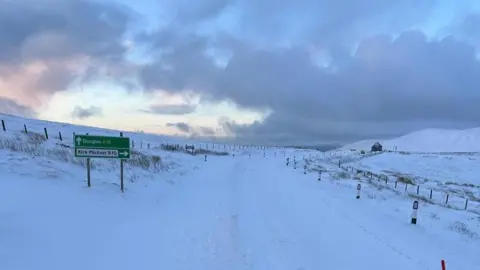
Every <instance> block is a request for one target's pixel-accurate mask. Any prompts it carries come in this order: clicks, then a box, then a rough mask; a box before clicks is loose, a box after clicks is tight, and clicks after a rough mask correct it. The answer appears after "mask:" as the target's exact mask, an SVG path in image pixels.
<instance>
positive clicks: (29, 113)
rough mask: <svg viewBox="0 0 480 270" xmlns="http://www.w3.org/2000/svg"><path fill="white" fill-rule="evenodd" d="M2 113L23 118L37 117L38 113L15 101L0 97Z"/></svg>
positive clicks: (0, 110)
mask: <svg viewBox="0 0 480 270" xmlns="http://www.w3.org/2000/svg"><path fill="white" fill-rule="evenodd" d="M0 113H5V114H11V115H18V116H23V117H35V116H36V113H35V111H34V110H33V109H32V108H30V107H27V106H24V105H22V104H19V103H17V102H16V101H14V100H12V99H9V98H5V97H0Z"/></svg>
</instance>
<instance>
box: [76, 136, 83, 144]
mask: <svg viewBox="0 0 480 270" xmlns="http://www.w3.org/2000/svg"><path fill="white" fill-rule="evenodd" d="M81 142H82V139H80V137H78V138H77V144H78V145H80V143H81Z"/></svg>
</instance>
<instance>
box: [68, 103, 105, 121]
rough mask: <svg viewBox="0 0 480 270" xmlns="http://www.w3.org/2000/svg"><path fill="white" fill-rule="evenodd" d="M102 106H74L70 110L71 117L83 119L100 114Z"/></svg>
mask: <svg viewBox="0 0 480 270" xmlns="http://www.w3.org/2000/svg"><path fill="white" fill-rule="evenodd" d="M101 115H102V108H100V107H96V106H90V107H88V108H82V107H80V106H75V108H74V109H73V111H72V117H73V118H75V119H80V120H84V119H86V118H90V117H94V116H101Z"/></svg>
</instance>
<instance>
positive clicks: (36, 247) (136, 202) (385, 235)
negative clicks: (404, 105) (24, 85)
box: [0, 123, 480, 270]
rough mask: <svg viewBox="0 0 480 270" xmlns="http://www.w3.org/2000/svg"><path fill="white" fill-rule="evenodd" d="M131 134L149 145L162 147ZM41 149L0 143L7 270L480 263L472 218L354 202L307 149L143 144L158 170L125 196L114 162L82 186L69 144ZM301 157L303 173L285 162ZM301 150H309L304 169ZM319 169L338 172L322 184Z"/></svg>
mask: <svg viewBox="0 0 480 270" xmlns="http://www.w3.org/2000/svg"><path fill="white" fill-rule="evenodd" d="M42 124H43V123H40V124H38V125H39V126H41V125H42ZM70 128H77V127H70ZM52 129H53V128H52ZM86 129H87V128H85V129H82V130H83V131H84V132H85V130H86ZM1 132H2V131H0V134H2V133H1ZM69 132H70V131H69ZM91 132H93V131H91ZM7 133H8V132H7ZM8 134H10V135H5V133H3V135H0V136H3V137H0V140H2V141H5V139H9V138H11V136H12V135H11V133H8ZM17 135H18V136H20V139H21V142H22V144H28V143H29V141H28V140H29V139H28V138H29V137H26V138H25V137H22V136H24V135H21V134H20V135H19V134H17ZM133 136H134V137H136V138H138V139H139V140H145V141H149V142H151V143H152V144H154V143H159V141H160V140H164V139H165V138H161V139H158V138H156V137H155V136H151V137H149V139H148V140H147V138H145V137H142V136H150V135H142V134H133ZM30 143H31V141H30ZM33 144H34V145H36V148H35V149H37V150H35V149H34V151H33V150H32V149H30V148H29V149H30V150H28V151H30V152H28V151H24V152H22V151H20V150H21V149H20V150H19V149H17V151H13V150H11V149H9V148H4V149H0V175H1V178H0V201H1V203H0V216H1V217H2V218H1V219H0V234H1V238H2V241H0V269H2V270H3V269H6V270H16V269H22V270H23V269H35V270H37V269H39V270H44V269H45V270H47V269H48V270H56V269H59V270H60V269H62V270H64V269H72V270H76V269H79V270H80V269H82V270H84V269H102V270H104V269H117V270H122V269H182V270H183V269H195V270H196V269H205V270H207V269H208V270H215V269H222V270H224V269H232V270H235V269H262V270H263V269H265V270H266V269H275V270H282V269H289V270H290V269H294V270H298V269H303V270H307V269H359V270H372V269H379V270H380V269H381V270H383V269H389V270H397V269H398V270H400V269H401V270H405V269H409V270H415V269H440V260H442V259H445V260H446V262H447V269H455V270H459V269H460V270H462V269H465V270H471V269H476V268H478V265H479V264H480V257H478V256H477V254H476V253H477V251H478V250H479V249H480V236H479V235H480V228H479V224H480V220H479V216H478V215H476V214H474V213H470V212H466V211H456V210H452V209H448V208H444V207H440V206H437V205H431V204H426V203H424V202H421V205H420V211H419V217H418V224H417V225H412V224H410V214H411V206H412V201H413V199H412V198H411V197H408V196H401V195H398V194H396V193H395V192H394V191H390V190H387V189H381V188H378V187H376V186H374V185H370V184H369V183H368V181H366V180H361V183H362V194H361V199H359V200H357V199H356V198H355V195H356V190H355V187H356V184H357V182H358V180H354V179H348V177H347V178H342V177H341V173H342V172H341V171H340V170H339V169H338V167H336V166H335V164H334V163H332V162H329V161H328V160H327V159H325V157H318V158H317V157H316V155H317V153H316V152H313V151H303V150H291V149H267V150H266V151H265V156H264V152H263V151H259V150H257V149H252V148H248V149H242V150H236V151H235V152H232V153H235V156H233V155H230V156H208V159H207V161H206V162H205V161H204V157H203V156H190V155H186V154H183V153H175V152H167V151H163V150H161V149H154V148H151V149H137V151H139V152H141V153H142V154H143V155H144V156H145V158H147V159H148V158H150V160H151V163H148V164H150V166H142V165H141V164H143V163H140V164H138V163H132V164H129V165H128V166H127V167H126V171H127V172H128V174H129V176H130V178H129V181H128V182H127V183H126V187H127V189H126V192H125V193H124V194H122V193H121V192H120V190H119V187H118V164H117V162H111V161H99V162H98V166H96V167H95V168H94V169H93V171H92V187H91V188H87V187H86V184H85V168H84V166H83V164H82V163H81V162H79V161H76V160H75V159H74V158H72V157H71V155H70V156H68V155H67V153H70V152H68V151H69V150H66V151H67V152H65V151H60V153H62V155H64V156H65V155H66V156H67V157H66V158H65V157H64V156H62V155H60V158H59V154H58V153H59V151H54V150H55V149H57V150H58V149H63V148H62V146H59V145H58V144H57V143H56V142H52V141H41V143H39V144H37V143H33ZM38 149H42V150H41V151H40V150H38ZM31 151H33V152H31ZM283 151H285V152H286V154H285V155H284V153H283ZM31 153H36V154H37V155H34V156H32V155H31ZM155 156H158V157H160V160H161V162H160V163H159V164H157V165H158V166H155V165H154V164H155V163H154V162H153V161H154V160H153V159H152V157H155ZM293 156H295V157H296V159H297V160H299V164H298V167H297V169H296V170H295V169H293V166H292V165H293V164H289V166H286V164H285V157H290V158H293ZM303 156H306V157H307V158H310V156H311V160H310V161H307V163H308V164H309V171H308V172H307V173H306V174H304V172H303V165H304V164H305V162H304V161H303V160H302V158H301V157H303ZM313 160H315V162H314V161H313ZM152 162H153V163H152ZM302 162H303V163H302ZM315 166H316V167H322V168H325V169H326V170H328V171H330V173H325V174H324V175H323V176H322V180H321V181H318V179H317V174H316V173H315V172H313V171H311V170H310V169H311V168H313V167H315ZM133 175H135V176H133Z"/></svg>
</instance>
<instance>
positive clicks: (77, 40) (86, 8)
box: [0, 0, 135, 96]
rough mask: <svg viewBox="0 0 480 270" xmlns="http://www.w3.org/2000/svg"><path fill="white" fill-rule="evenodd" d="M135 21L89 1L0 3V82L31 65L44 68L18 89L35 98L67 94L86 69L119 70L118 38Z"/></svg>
mask: <svg viewBox="0 0 480 270" xmlns="http://www.w3.org/2000/svg"><path fill="white" fill-rule="evenodd" d="M134 18H135V15H134V14H133V13H132V12H131V11H130V10H129V9H127V8H125V7H124V6H120V5H117V4H113V3H100V2H97V1H91V0H19V1H0V78H1V77H8V76H10V74H12V73H15V72H17V71H18V70H20V69H22V68H23V67H24V66H25V65H28V64H30V63H36V64H37V66H43V67H44V69H43V70H44V71H43V72H42V74H41V75H40V78H38V79H35V80H32V83H31V85H28V89H23V91H27V92H29V93H31V94H32V96H36V95H41V94H45V93H46V94H52V93H54V92H56V91H62V90H66V89H67V88H68V87H69V85H70V84H71V83H73V82H74V81H75V79H78V78H79V77H81V76H82V75H83V74H82V72H81V71H80V70H82V69H83V68H86V69H87V70H89V65H92V66H95V68H96V71H97V73H100V72H101V71H100V70H101V69H104V70H109V69H112V68H113V65H112V64H111V63H112V62H114V63H116V66H121V64H122V63H123V62H124V60H123V55H124V53H125V52H126V47H125V46H124V45H123V43H122V37H123V35H124V34H125V32H126V30H127V25H128V23H129V22H130V21H132V20H134ZM87 59H88V61H87ZM82 61H84V62H85V63H83V62H82ZM90 69H91V68H90ZM91 70H93V69H91ZM87 75H88V74H87ZM89 78H93V76H90V77H89ZM87 79H88V78H83V79H82V80H80V81H81V82H85V80H87ZM26 80H28V78H26ZM40 92H42V93H40Z"/></svg>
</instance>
